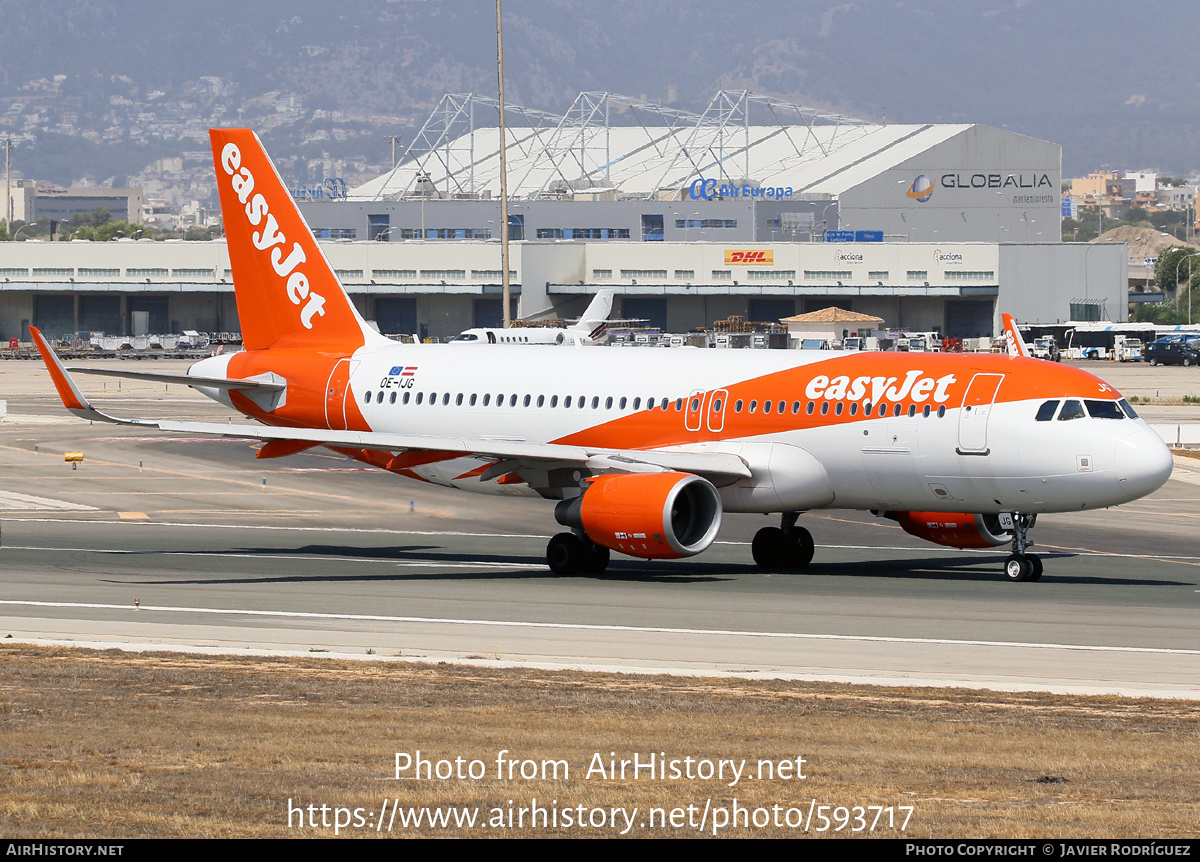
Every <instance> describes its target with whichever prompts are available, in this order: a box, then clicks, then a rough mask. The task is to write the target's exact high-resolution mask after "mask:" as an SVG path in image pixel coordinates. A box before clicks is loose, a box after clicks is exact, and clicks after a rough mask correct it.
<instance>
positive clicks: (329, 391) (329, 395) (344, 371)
mask: <svg viewBox="0 0 1200 862" xmlns="http://www.w3.org/2000/svg"><path fill="white" fill-rule="evenodd" d="M349 392H350V360H349V359H339V360H338V362H337V364H336V365H335V366H333V370H332V371H331V372H329V382H328V383H326V384H325V424H326V425H327V426H328V427H329V428H330V429H331V430H333V431H345V430H346V396H347V395H348V394H349Z"/></svg>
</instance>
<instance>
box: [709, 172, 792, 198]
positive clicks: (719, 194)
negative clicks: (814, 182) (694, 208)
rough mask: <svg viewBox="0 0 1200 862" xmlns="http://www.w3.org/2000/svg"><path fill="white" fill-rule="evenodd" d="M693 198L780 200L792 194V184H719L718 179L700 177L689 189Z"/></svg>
mask: <svg viewBox="0 0 1200 862" xmlns="http://www.w3.org/2000/svg"><path fill="white" fill-rule="evenodd" d="M688 195H689V197H691V199H692V200H694V201H698V200H706V201H711V200H712V199H713V198H767V199H769V200H780V199H782V198H790V197H791V196H792V187H791V186H752V185H750V184H749V183H744V184H743V185H740V186H735V185H730V184H728V183H722V184H720V185H718V184H717V181H716V180H706V179H704V178H703V177H698V178H697V179H695V180H694V181H693V182H692V185H691V187H690V188H689V189H688Z"/></svg>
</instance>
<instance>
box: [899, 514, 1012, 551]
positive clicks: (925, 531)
mask: <svg viewBox="0 0 1200 862" xmlns="http://www.w3.org/2000/svg"><path fill="white" fill-rule="evenodd" d="M883 515H884V517H887V518H891V519H892V520H893V521H895V522H896V523H898V524H899V525H900V526H901V527H903V528H904V532H906V533H909V534H910V535H913V536H916V537H918V538H921V539H925V540H926V541H929V542H933V543H934V544H937V545H946V546H947V547H951V548H995V547H998V546H1000V545H1007V544H1008V543H1009V542H1011V541H1012V530H1011V516H1009V515H971V514H966V513H959V512H884V513H883ZM1006 518H1008V519H1010V520H1009V526H1008V527H1006V526H1004V524H1003V522H1004V520H1005V519H1006Z"/></svg>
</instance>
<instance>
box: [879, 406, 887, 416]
mask: <svg viewBox="0 0 1200 862" xmlns="http://www.w3.org/2000/svg"><path fill="white" fill-rule="evenodd" d="M879 415H880V416H887V405H886V404H880V405H879Z"/></svg>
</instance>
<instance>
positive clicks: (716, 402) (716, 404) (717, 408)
mask: <svg viewBox="0 0 1200 862" xmlns="http://www.w3.org/2000/svg"><path fill="white" fill-rule="evenodd" d="M712 412H713V413H720V412H721V399H720V398H714V399H713V403H712Z"/></svg>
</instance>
